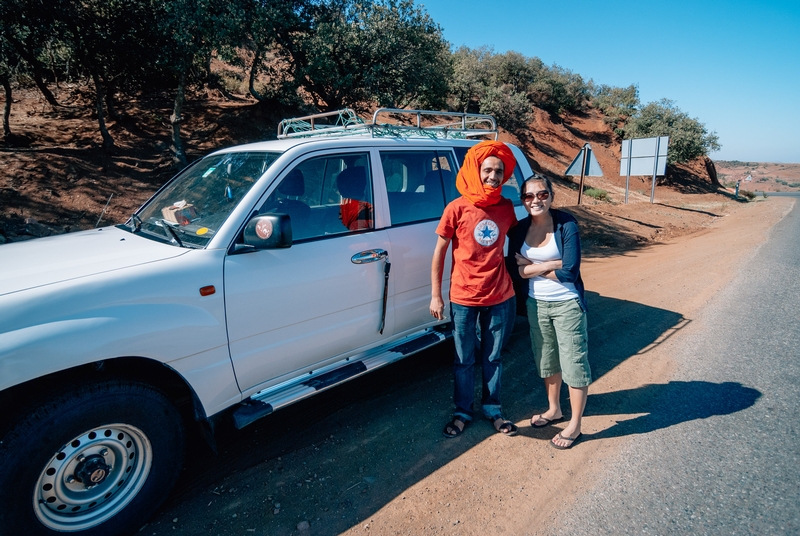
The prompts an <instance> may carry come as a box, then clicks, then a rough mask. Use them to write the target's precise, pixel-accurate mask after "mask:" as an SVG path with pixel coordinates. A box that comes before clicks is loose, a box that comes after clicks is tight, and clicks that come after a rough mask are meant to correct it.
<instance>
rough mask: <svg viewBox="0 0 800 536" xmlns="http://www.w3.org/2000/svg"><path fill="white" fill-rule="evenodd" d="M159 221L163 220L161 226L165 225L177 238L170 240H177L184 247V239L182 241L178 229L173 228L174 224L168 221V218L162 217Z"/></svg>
mask: <svg viewBox="0 0 800 536" xmlns="http://www.w3.org/2000/svg"><path fill="white" fill-rule="evenodd" d="M158 221H160V222H161V227H164V228H165V229H167V230H168V231H169V233H170V234H171V235H172V236H173V237H174V238H175V240H170V242H175V243H176V244H178V245H179V246H180V247H183V241H181V237H180V236H178V231H176V230H175V229H173V228H172V225H170V224H168V223H167V220H165V219H163V218H162V219H160V220H158ZM167 238H169V237H167Z"/></svg>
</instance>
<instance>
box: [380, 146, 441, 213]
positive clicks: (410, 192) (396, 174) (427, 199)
mask: <svg viewBox="0 0 800 536" xmlns="http://www.w3.org/2000/svg"><path fill="white" fill-rule="evenodd" d="M381 165H382V167H383V175H384V178H385V180H386V192H387V194H388V198H389V211H390V213H391V218H392V225H402V224H405V223H413V222H418V221H425V220H432V219H437V218H439V217H441V215H442V212H443V211H444V206H445V204H446V202H445V187H444V184H445V182H453V183H454V181H455V178H454V177H453V168H454V165H453V161H452V154H451V153H450V152H449V151H382V152H381Z"/></svg>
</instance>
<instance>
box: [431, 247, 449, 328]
mask: <svg viewBox="0 0 800 536" xmlns="http://www.w3.org/2000/svg"><path fill="white" fill-rule="evenodd" d="M448 247H450V239H449V238H444V237H442V236H439V238H438V239H437V240H436V247H435V248H434V249H433V260H432V261H431V307H430V311H431V315H432V316H433V317H434V318H435V319H436V320H442V319H443V318H444V300H443V299H442V273H443V272H444V260H445V257H446V256H447V248H448Z"/></svg>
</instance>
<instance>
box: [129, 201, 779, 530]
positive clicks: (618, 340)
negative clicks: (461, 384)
mask: <svg viewBox="0 0 800 536" xmlns="http://www.w3.org/2000/svg"><path fill="white" fill-rule="evenodd" d="M793 203H794V201H793V200H791V199H785V198H780V199H779V198H770V199H769V200H766V201H760V202H756V203H748V204H744V205H740V204H727V205H726V206H725V207H723V206H722V204H719V205H717V206H710V207H707V210H702V211H701V212H703V213H707V214H703V216H704V218H708V220H707V221H705V222H704V227H702V229H700V230H698V231H695V232H693V233H691V234H684V235H681V236H677V237H675V238H672V239H669V240H666V241H664V242H663V243H659V244H657V245H647V244H645V245H643V246H642V247H640V248H638V249H632V250H628V251H624V252H620V253H614V252H610V251H609V252H608V253H607V254H604V253H603V252H602V250H603V247H602V246H597V247H596V248H595V252H594V253H593V254H591V255H589V256H588V258H586V259H585V262H584V266H583V276H584V279H585V282H586V286H587V289H588V299H589V307H590V317H589V322H590V341H591V342H590V344H591V346H590V351H591V361H592V367H593V370H594V374H595V378H596V381H595V383H594V384H593V385H592V387H591V389H590V397H589V403H588V408H587V415H586V417H585V420H584V427H583V432H584V437H583V438H582V441H581V442H580V443H578V444H577V445H576V447H575V448H574V449H573V450H569V451H556V450H555V449H552V448H550V447H549V446H548V441H549V439H550V438H551V437H552V436H554V435H555V434H556V433H557V431H558V430H559V428H562V427H563V426H564V425H563V424H558V425H555V426H554V427H551V428H545V429H533V428H531V427H530V426H529V425H528V419H529V418H530V416H531V415H532V414H534V413H536V412H538V410H540V409H542V408H543V404H544V403H545V395H544V391H543V387H542V382H541V380H540V379H538V378H536V377H535V373H534V369H533V363H532V357H531V352H530V346H529V342H528V337H527V325H526V323H525V321H524V320H523V319H518V321H517V324H516V326H515V331H514V334H513V336H512V339H511V341H510V344H509V347H508V348H507V351H506V354H505V369H504V373H503V381H504V384H503V391H504V394H503V396H504V409H505V412H506V416H507V417H508V418H510V419H511V420H513V421H515V422H516V423H517V424H518V425H519V426H520V435H519V436H517V437H514V438H508V437H502V436H500V435H498V434H496V433H494V432H493V430H492V428H491V426H490V424H489V423H488V421H482V422H475V423H474V424H472V425H471V426H470V427H468V428H467V431H466V432H465V433H464V434H463V435H462V436H461V437H459V438H457V439H455V440H448V439H445V438H443V437H442V435H441V429H442V427H443V426H444V424H445V422H446V421H447V419H448V417H449V413H450V411H451V404H452V402H451V393H452V380H451V372H450V366H449V362H450V359H451V357H450V355H451V354H450V352H451V348H448V347H443V348H440V349H437V350H436V351H434V352H427V353H425V354H418V355H416V356H412V357H410V358H408V359H406V360H403V361H401V362H399V363H397V364H395V365H392V366H390V367H387V368H385V369H382V370H380V371H377V372H375V373H373V374H371V375H369V377H364V378H361V379H359V380H355V381H353V382H350V383H349V384H346V385H344V386H342V387H338V388H336V389H334V390H332V391H329V392H325V393H322V394H321V395H319V396H317V397H314V398H313V399H310V400H308V401H306V402H302V403H300V404H297V405H295V406H292V407H289V408H286V409H285V410H281V411H280V412H277V413H276V414H275V415H273V416H270V417H268V418H265V419H263V420H262V421H259V422H258V423H256V424H254V425H253V426H252V427H248V428H246V429H245V430H242V431H235V430H219V431H218V436H219V437H220V445H219V454H218V455H216V456H214V455H211V454H207V453H204V452H203V449H199V448H198V449H194V452H195V454H193V456H192V457H191V458H190V460H189V462H188V464H187V469H186V470H185V471H184V476H183V477H182V479H181V482H180V483H179V485H178V488H177V490H176V492H175V493H174V494H173V496H172V498H171V499H170V502H169V503H168V504H167V505H166V506H165V507H164V508H163V509H162V511H161V512H160V513H159V514H157V515H156V516H155V518H154V519H153V520H152V521H151V522H150V523H149V524H148V526H147V527H146V528H145V529H144V530H143V531H142V534H153V535H160V534H167V533H170V534H171V533H175V532H180V533H185V534H215V535H233V534H259V535H266V534H269V535H282V534H318V535H319V534H325V535H327V534H347V535H356V534H359V535H361V534H379V535H395V534H409V535H416V534H442V535H448V534H453V535H455V534H459V535H473V534H474V535H484V534H540V533H541V534H544V533H547V529H548V526H550V525H548V523H557V522H558V514H559V512H561V511H562V510H563V507H564V505H565V504H568V503H569V502H570V501H573V500H575V498H576V497H579V496H580V495H581V494H582V493H586V492H587V491H589V490H591V489H592V488H593V486H594V485H595V482H597V480H598V477H599V475H601V474H602V471H603V470H604V463H603V462H604V461H605V460H608V459H610V458H611V457H612V456H614V455H615V454H616V452H617V451H618V450H619V448H620V446H621V445H623V444H624V442H626V441H631V440H633V439H634V436H632V435H630V434H629V432H625V431H624V430H623V427H620V426H618V423H620V422H624V421H626V420H629V419H633V418H635V417H636V416H638V414H636V413H631V412H630V410H629V408H630V407H631V405H633V406H634V407H635V401H634V402H630V401H629V402H627V403H626V404H624V405H623V406H622V407H614V406H608V405H606V406H601V405H600V404H593V400H592V396H591V395H593V394H594V395H597V394H602V393H610V392H620V391H628V390H634V392H635V390H636V389H637V388H639V387H641V386H643V385H645V384H648V383H666V382H668V381H669V380H670V377H671V373H672V371H673V368H674V364H673V362H672V360H671V357H670V348H671V345H672V344H674V342H675V341H677V340H679V339H680V337H681V333H682V332H683V330H685V329H687V328H688V329H691V323H692V320H693V319H694V318H696V317H697V316H698V315H699V312H700V311H701V309H702V308H703V307H704V306H705V304H707V303H708V301H709V300H710V299H712V298H713V296H714V295H715V294H716V292H717V291H719V290H720V289H721V288H722V287H723V286H724V285H726V284H727V283H728V282H729V281H730V280H731V279H732V278H733V276H734V275H735V274H736V272H737V270H739V269H741V268H742V267H743V266H744V265H745V263H746V262H747V259H748V258H750V257H751V256H752V255H753V254H754V251H755V249H756V247H757V246H758V245H759V244H760V243H761V242H762V241H763V240H764V238H765V237H766V235H767V233H768V232H769V229H770V228H771V227H772V226H773V225H774V224H775V223H776V222H777V221H779V220H780V219H781V218H782V217H783V216H784V215H785V214H786V213H787V212H788V211H789V210H790V209H791V207H792V206H793ZM654 208H655V209H657V210H661V211H665V212H668V213H672V212H673V211H675V212H676V213H680V212H681V210H682V209H680V208H675V207H672V208H664V207H650V208H648V207H643V206H639V207H630V208H625V207H624V206H623V207H617V208H616V209H615V211H616V213H615V214H611V213H610V212H608V211H607V210H603V212H606V213H607V214H608V215H603V216H604V217H605V218H608V219H609V222H611V223H613V222H614V221H615V220H617V219H621V218H627V219H628V220H635V221H637V222H638V223H636V224H635V225H642V224H647V225H653V224H648V222H647V221H646V218H645V213H649V212H651V211H652V210H653V209H654ZM571 210H573V211H576V212H581V213H582V212H586V213H587V214H588V213H589V212H591V210H592V209H591V207H584V208H582V209H575V208H574V207H573V208H572V209H571ZM698 210H699V209H698ZM639 212H641V213H640V214H637V213H639ZM692 214H695V213H692ZM589 215H591V214H589ZM695 223H698V222H695ZM631 225H634V224H631ZM662 227H663V225H662ZM653 232H655V229H653ZM565 404H566V402H565Z"/></svg>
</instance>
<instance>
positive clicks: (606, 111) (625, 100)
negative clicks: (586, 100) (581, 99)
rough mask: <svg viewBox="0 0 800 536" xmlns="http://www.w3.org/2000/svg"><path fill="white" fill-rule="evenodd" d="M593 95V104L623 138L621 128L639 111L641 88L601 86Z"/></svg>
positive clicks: (604, 119) (595, 89) (606, 121)
mask: <svg viewBox="0 0 800 536" xmlns="http://www.w3.org/2000/svg"><path fill="white" fill-rule="evenodd" d="M590 84H591V83H590ZM592 93H593V95H592V104H593V105H594V106H595V108H597V109H598V110H600V112H601V113H602V114H603V115H604V116H605V117H604V118H603V121H605V123H606V124H608V125H610V126H611V128H613V129H614V132H615V133H616V134H617V135H618V136H621V135H622V134H623V130H622V128H621V126H622V125H623V124H624V123H625V121H627V120H628V119H629V118H630V117H631V116H633V115H634V114H635V113H636V111H637V110H638V109H639V106H640V102H639V88H638V87H637V86H635V85H633V84H631V85H630V86H628V87H625V88H620V87H611V86H606V85H600V86H597V87H596V88H594V90H593V92H592Z"/></svg>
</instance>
